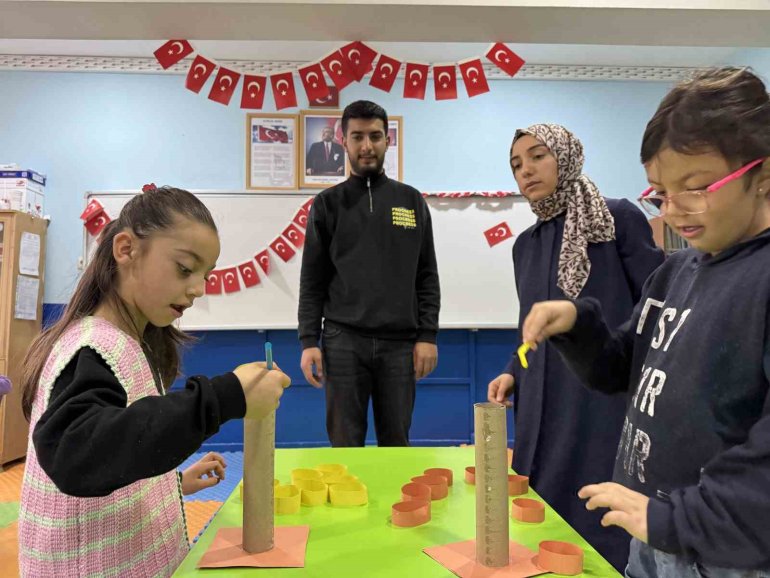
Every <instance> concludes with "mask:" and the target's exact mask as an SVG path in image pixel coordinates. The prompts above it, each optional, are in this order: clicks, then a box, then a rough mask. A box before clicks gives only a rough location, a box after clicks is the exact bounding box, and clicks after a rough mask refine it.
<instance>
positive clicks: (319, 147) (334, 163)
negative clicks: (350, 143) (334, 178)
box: [305, 126, 345, 175]
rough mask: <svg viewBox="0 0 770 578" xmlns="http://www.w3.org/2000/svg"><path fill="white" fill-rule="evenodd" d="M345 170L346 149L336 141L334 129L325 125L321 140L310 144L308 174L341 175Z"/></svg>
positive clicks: (306, 166) (306, 163)
mask: <svg viewBox="0 0 770 578" xmlns="http://www.w3.org/2000/svg"><path fill="white" fill-rule="evenodd" d="M344 170H345V150H344V149H343V148H342V146H340V144H339V143H336V142H334V129H332V127H330V126H325V127H323V130H322V131H321V140H320V141H319V142H314V143H313V144H312V145H310V150H309V151H307V157H306V158H305V172H306V173H307V174H308V175H341V174H342V173H343V172H344Z"/></svg>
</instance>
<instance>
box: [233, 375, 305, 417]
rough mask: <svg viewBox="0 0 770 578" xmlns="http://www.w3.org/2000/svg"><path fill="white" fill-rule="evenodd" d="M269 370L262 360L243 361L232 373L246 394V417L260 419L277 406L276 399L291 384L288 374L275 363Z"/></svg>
mask: <svg viewBox="0 0 770 578" xmlns="http://www.w3.org/2000/svg"><path fill="white" fill-rule="evenodd" d="M273 367H274V368H275V369H272V370H269V371H268V369H267V366H266V364H265V363H264V362H261V361H260V362H259V363H245V364H244V365H240V366H238V367H237V368H235V370H234V371H233V373H235V376H236V377H237V378H238V381H240V382H241V387H242V388H243V395H245V396H246V416H245V417H246V418H247V419H262V418H264V417H266V416H267V415H268V414H269V413H270V412H271V411H273V410H274V409H275V408H277V407H278V400H279V399H280V398H281V396H282V395H283V390H284V389H286V388H287V387H289V386H290V385H291V379H289V376H288V375H286V374H285V373H283V372H282V371H281V370H280V369H279V368H278V366H277V365H275V364H273Z"/></svg>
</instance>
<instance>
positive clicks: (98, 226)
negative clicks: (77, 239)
mask: <svg viewBox="0 0 770 578" xmlns="http://www.w3.org/2000/svg"><path fill="white" fill-rule="evenodd" d="M110 221H112V219H110V216H109V215H108V214H107V213H105V212H104V211H101V212H99V213H97V214H96V215H95V216H93V217H91V218H90V219H88V220H87V221H86V223H85V225H86V230H87V231H88V232H89V233H90V234H91V235H93V236H94V237H95V236H96V235H98V234H99V233H100V232H101V230H102V229H104V227H106V226H107V223H109V222H110Z"/></svg>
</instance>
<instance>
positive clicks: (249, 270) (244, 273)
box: [238, 259, 259, 287]
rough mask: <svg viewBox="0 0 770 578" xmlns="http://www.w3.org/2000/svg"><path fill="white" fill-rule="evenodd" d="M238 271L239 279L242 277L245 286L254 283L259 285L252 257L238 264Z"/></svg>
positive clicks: (252, 285)
mask: <svg viewBox="0 0 770 578" xmlns="http://www.w3.org/2000/svg"><path fill="white" fill-rule="evenodd" d="M238 271H240V272H241V279H243V284H244V285H245V286H246V287H254V285H259V275H258V274H257V266H256V265H255V264H254V260H253V259H252V260H251V261H247V262H245V263H241V264H240V265H238Z"/></svg>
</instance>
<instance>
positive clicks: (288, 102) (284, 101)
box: [270, 72, 297, 110]
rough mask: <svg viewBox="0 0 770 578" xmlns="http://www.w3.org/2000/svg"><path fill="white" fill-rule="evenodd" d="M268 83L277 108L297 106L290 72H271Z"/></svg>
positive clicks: (295, 92)
mask: <svg viewBox="0 0 770 578" xmlns="http://www.w3.org/2000/svg"><path fill="white" fill-rule="evenodd" d="M270 84H271V86H272V87H273V98H274V99H275V108H276V109H277V110H281V109H283V108H293V107H295V106H297V91H296V90H295V89H294V77H293V76H292V74H291V72H282V73H280V74H271V75H270Z"/></svg>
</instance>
